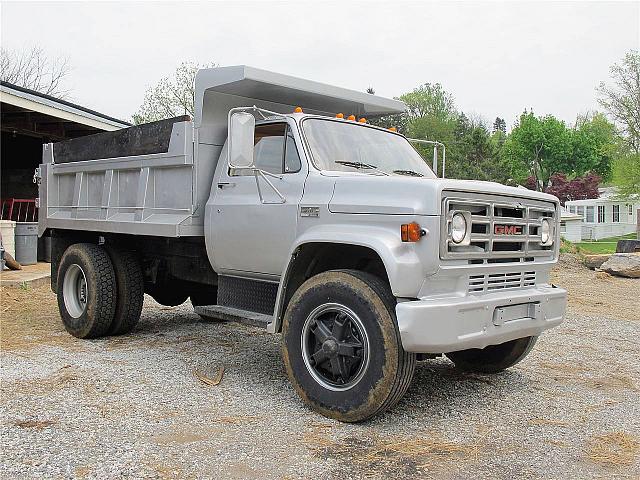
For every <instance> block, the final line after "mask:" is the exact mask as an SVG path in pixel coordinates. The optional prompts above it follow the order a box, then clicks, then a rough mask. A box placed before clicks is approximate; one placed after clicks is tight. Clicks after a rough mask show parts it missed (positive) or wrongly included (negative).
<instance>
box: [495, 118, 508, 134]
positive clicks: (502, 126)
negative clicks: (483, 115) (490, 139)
mask: <svg viewBox="0 0 640 480" xmlns="http://www.w3.org/2000/svg"><path fill="white" fill-rule="evenodd" d="M496 132H502V133H504V134H505V135H506V134H507V122H505V121H504V118H500V117H496V119H495V121H494V122H493V130H492V133H496Z"/></svg>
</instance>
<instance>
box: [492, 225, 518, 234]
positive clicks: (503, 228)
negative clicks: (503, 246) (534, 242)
mask: <svg viewBox="0 0 640 480" xmlns="http://www.w3.org/2000/svg"><path fill="white" fill-rule="evenodd" d="M493 233H494V234H496V235H522V225H494V227H493Z"/></svg>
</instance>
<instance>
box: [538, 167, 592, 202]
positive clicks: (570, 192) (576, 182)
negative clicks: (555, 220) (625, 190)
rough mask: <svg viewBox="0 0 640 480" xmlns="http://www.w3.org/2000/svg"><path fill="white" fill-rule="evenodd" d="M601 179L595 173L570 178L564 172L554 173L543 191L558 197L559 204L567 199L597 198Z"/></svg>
mask: <svg viewBox="0 0 640 480" xmlns="http://www.w3.org/2000/svg"><path fill="white" fill-rule="evenodd" d="M601 180H602V178H601V177H600V176H599V175H596V174H595V173H588V174H586V175H584V176H582V177H576V178H574V179H572V180H569V179H568V178H567V176H566V175H565V174H564V173H555V174H553V175H552V176H551V180H550V185H549V187H547V189H546V190H545V192H546V193H550V194H551V195H555V196H556V197H558V199H559V200H560V204H561V205H564V204H565V203H566V202H567V201H569V200H584V199H587V198H598V196H599V192H598V186H599V185H600V181H601ZM534 185H535V183H534Z"/></svg>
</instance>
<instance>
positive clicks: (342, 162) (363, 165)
mask: <svg viewBox="0 0 640 480" xmlns="http://www.w3.org/2000/svg"><path fill="white" fill-rule="evenodd" d="M333 163H339V164H340V165H345V166H347V167H353V168H366V169H371V170H377V169H378V167H376V166H375V165H371V164H369V163H362V162H350V161H348V160H335V161H334V162H333Z"/></svg>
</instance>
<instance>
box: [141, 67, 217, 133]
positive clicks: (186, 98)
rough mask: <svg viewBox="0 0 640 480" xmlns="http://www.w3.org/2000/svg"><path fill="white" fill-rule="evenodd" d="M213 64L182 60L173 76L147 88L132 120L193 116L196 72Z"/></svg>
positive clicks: (142, 120)
mask: <svg viewBox="0 0 640 480" xmlns="http://www.w3.org/2000/svg"><path fill="white" fill-rule="evenodd" d="M215 66H216V65H215V64H214V63H209V64H204V65H199V64H197V63H193V62H182V63H181V64H180V65H179V66H178V68H176V71H175V72H174V74H173V76H170V77H169V76H167V77H164V78H161V79H160V81H159V82H158V83H157V84H156V85H155V86H154V87H151V88H149V89H147V91H146V93H145V95H144V101H143V102H142V105H141V106H140V108H139V109H138V111H137V112H136V113H135V114H134V115H133V122H134V123H135V124H136V125H139V124H141V123H147V122H155V121H157V120H162V119H165V118H171V117H177V116H179V115H190V116H191V117H193V116H194V108H193V101H194V100H193V97H194V94H195V90H194V81H195V78H196V73H198V70H200V69H201V68H210V67H215Z"/></svg>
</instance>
